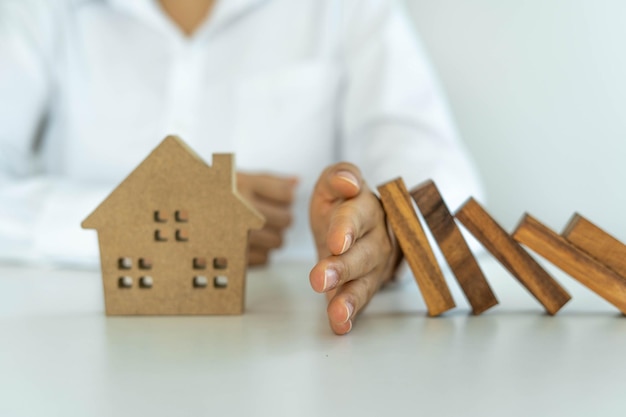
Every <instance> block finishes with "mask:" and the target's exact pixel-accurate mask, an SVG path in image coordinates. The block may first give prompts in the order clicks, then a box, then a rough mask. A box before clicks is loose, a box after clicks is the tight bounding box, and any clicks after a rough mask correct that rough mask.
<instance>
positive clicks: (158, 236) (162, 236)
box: [154, 230, 167, 242]
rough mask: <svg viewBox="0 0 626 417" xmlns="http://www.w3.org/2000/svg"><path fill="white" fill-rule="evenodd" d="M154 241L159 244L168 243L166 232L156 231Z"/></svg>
mask: <svg viewBox="0 0 626 417" xmlns="http://www.w3.org/2000/svg"><path fill="white" fill-rule="evenodd" d="M154 240H156V241H157V242H167V232H166V231H164V230H155V231H154Z"/></svg>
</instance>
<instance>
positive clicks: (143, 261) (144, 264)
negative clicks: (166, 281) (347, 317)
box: [139, 258, 152, 269]
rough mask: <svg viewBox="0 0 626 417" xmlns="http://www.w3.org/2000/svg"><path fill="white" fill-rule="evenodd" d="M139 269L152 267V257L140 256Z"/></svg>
mask: <svg viewBox="0 0 626 417" xmlns="http://www.w3.org/2000/svg"><path fill="white" fill-rule="evenodd" d="M139 269H152V259H148V258H139Z"/></svg>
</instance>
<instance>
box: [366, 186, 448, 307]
mask: <svg viewBox="0 0 626 417" xmlns="http://www.w3.org/2000/svg"><path fill="white" fill-rule="evenodd" d="M378 191H379V193H380V198H381V201H382V204H383V207H384V209H385V212H386V213H387V217H388V219H389V223H390V225H391V228H392V229H393V232H394V233H395V235H396V238H397V239H398V243H399V244H400V248H401V249H402V252H403V253H404V256H405V258H406V260H407V262H408V264H409V267H410V268H411V271H412V272H413V276H414V277H415V281H416V282H417V285H418V287H419V289H420V291H421V293H422V296H423V297H424V302H425V303H426V307H427V308H428V314H429V315H430V316H438V315H440V314H441V313H443V312H445V311H447V310H450V309H451V308H454V307H455V304H454V300H453V299H452V294H451V293H450V289H449V288H448V285H447V284H446V281H445V279H444V277H443V274H442V273H441V269H440V268H439V265H438V264H437V261H436V259H435V255H434V253H433V251H432V248H431V247H430V244H429V243H428V238H427V237H426V234H425V233H424V229H422V225H421V224H420V221H419V219H418V218H417V214H416V213H415V210H414V209H413V205H412V203H411V196H410V195H409V192H408V191H407V189H406V186H405V185H404V181H402V178H398V179H395V180H393V181H390V182H387V183H385V184H383V185H381V186H379V187H378Z"/></svg>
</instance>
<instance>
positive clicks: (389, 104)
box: [309, 1, 481, 334]
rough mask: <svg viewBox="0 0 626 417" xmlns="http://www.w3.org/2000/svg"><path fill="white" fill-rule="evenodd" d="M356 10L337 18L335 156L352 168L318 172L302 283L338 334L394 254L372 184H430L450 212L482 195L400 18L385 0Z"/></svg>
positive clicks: (390, 270)
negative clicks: (341, 35) (339, 87)
mask: <svg viewBox="0 0 626 417" xmlns="http://www.w3.org/2000/svg"><path fill="white" fill-rule="evenodd" d="M357 6H360V7H354V6H353V7H352V8H351V9H349V10H347V12H346V14H345V15H346V26H345V30H346V32H345V33H346V36H345V44H344V52H343V54H342V56H343V57H344V62H343V64H344V68H345V90H344V91H345V96H344V103H343V113H342V123H341V151H342V157H343V158H344V159H346V160H347V161H350V162H352V164H339V165H336V166H332V167H330V168H329V169H327V170H326V171H324V173H322V175H321V177H320V180H319V181H318V184H317V186H316V188H315V190H314V192H313V198H312V203H311V213H310V221H311V227H312V229H313V233H314V236H315V240H316V244H317V248H318V259H319V261H318V263H317V264H316V265H315V266H314V268H313V269H312V271H311V274H310V277H309V278H310V281H311V286H312V287H313V289H314V290H316V291H318V292H324V293H326V295H327V299H328V300H329V301H328V308H327V312H328V317H329V321H330V325H331V328H332V329H333V331H334V332H335V333H337V334H345V333H348V332H349V331H350V330H351V328H352V323H353V320H354V318H355V317H356V316H357V314H358V313H359V311H360V310H361V309H362V308H363V307H364V306H365V305H367V303H368V302H369V300H370V299H371V297H372V296H373V295H374V294H375V293H376V292H377V290H378V289H379V288H380V287H381V285H382V284H383V283H384V282H386V281H388V280H389V279H390V278H391V277H393V275H394V274H395V270H396V268H397V266H398V264H399V260H400V258H401V255H400V250H399V248H398V245H397V243H396V242H395V238H394V236H393V234H392V233H390V231H389V228H388V226H387V223H386V219H385V215H384V211H383V209H382V207H381V205H380V202H379V200H378V198H377V197H376V196H375V195H374V193H373V191H372V189H371V188H370V187H374V186H376V185H377V184H380V183H383V182H385V181H388V180H390V179H393V178H395V177H398V176H402V177H403V178H404V179H405V182H406V183H407V184H408V185H409V186H413V185H416V184H418V183H419V182H421V181H423V180H425V179H428V178H432V179H434V180H435V181H436V182H437V184H438V185H439V187H440V189H441V190H442V193H443V194H444V196H445V197H446V200H447V202H448V204H449V205H450V206H452V207H456V206H458V205H460V204H461V203H462V202H463V200H465V199H466V198H467V197H468V196H469V195H475V196H476V195H481V189H480V185H479V182H478V180H477V175H476V173H475V171H474V169H473V167H472V165H471V162H470V160H469V158H468V156H467V155H466V152H465V150H464V149H463V147H462V145H461V143H460V142H459V141H458V139H457V137H456V131H455V129H454V126H453V125H452V123H451V119H450V116H449V114H448V110H447V108H446V105H445V102H444V100H443V98H442V95H441V92H440V91H439V88H438V86H437V84H436V82H435V80H434V77H433V75H432V71H431V69H430V67H429V65H428V62H427V60H426V59H425V57H424V55H423V52H422V50H421V48H420V46H419V44H418V42H417V38H416V36H415V35H414V34H413V33H412V31H411V29H410V25H409V23H408V21H407V18H406V16H404V15H403V14H402V12H401V11H400V10H399V9H398V8H396V7H394V6H393V5H392V4H391V3H389V2H382V1H368V2H361V3H359V5H357ZM357 166H358V167H359V168H360V169H361V171H360V170H359V169H358V168H357ZM361 172H362V174H361ZM348 177H349V178H351V179H350V180H348V179H346V178H348ZM368 184H370V185H369V186H368ZM344 242H345V244H344ZM329 283H332V285H329Z"/></svg>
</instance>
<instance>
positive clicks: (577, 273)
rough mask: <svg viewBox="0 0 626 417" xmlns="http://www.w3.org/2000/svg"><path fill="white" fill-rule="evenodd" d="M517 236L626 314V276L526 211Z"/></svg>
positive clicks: (515, 235)
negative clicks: (594, 257) (582, 249)
mask: <svg viewBox="0 0 626 417" xmlns="http://www.w3.org/2000/svg"><path fill="white" fill-rule="evenodd" d="M513 237H514V238H515V240H517V241H518V242H520V243H522V244H524V245H526V246H527V247H529V248H530V249H532V250H533V251H535V252H537V253H538V254H539V255H541V256H542V257H544V258H545V259H547V260H548V261H550V262H552V263H553V264H554V265H556V266H557V267H559V268H560V269H562V270H563V271H564V272H566V273H567V274H569V275H571V276H572V277H573V278H575V279H577V280H578V281H580V283H582V284H583V285H585V286H586V287H588V288H589V289H591V290H592V291H594V292H595V293H597V294H598V295H599V296H600V297H602V298H604V299H605V300H607V301H608V302H609V303H611V304H613V305H614V306H615V307H617V308H618V309H619V310H620V311H621V312H622V313H624V314H626V279H624V278H622V277H620V276H619V275H618V274H617V273H616V272H614V271H612V270H611V269H609V268H608V267H606V266H604V265H603V264H601V263H600V262H598V261H596V260H595V259H593V258H592V257H591V256H590V255H588V254H586V253H585V252H583V251H581V250H578V249H577V248H576V247H575V246H574V245H572V244H571V243H569V242H568V241H567V239H565V238H564V237H562V236H560V235H558V234H557V233H556V232H553V231H552V230H550V229H549V228H547V227H546V226H544V225H543V224H541V223H540V222H539V221H537V220H536V219H535V218H533V217H532V216H530V215H528V214H526V215H525V216H524V218H523V219H522V221H521V222H520V224H519V225H518V227H517V229H516V230H515V232H514V233H513Z"/></svg>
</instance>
